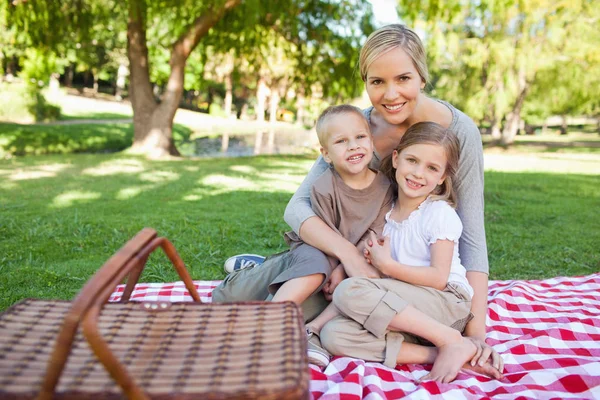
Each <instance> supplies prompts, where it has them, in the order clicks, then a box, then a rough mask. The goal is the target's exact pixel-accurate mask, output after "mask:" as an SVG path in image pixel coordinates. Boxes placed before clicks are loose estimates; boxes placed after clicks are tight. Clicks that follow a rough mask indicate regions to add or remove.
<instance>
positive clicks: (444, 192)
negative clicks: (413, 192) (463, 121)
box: [379, 122, 460, 207]
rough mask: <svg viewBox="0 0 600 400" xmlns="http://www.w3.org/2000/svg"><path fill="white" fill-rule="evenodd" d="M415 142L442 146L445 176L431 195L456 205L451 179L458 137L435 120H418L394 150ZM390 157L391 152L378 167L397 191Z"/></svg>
mask: <svg viewBox="0 0 600 400" xmlns="http://www.w3.org/2000/svg"><path fill="white" fill-rule="evenodd" d="M415 144H434V145H439V146H442V148H443V149H444V151H445V153H446V171H445V172H444V174H445V178H444V181H443V182H442V183H441V184H440V185H438V186H437V187H436V188H435V189H434V190H433V192H431V197H432V199H434V200H444V201H446V202H448V204H450V205H451V206H453V207H456V205H457V198H456V193H455V191H454V187H453V185H452V181H453V180H454V177H455V176H456V171H457V170H458V160H459V154H460V143H459V141H458V137H457V136H456V134H455V133H454V132H453V131H452V130H450V129H447V128H444V127H443V126H441V125H439V124H436V123H435V122H419V123H416V124H414V125H412V126H411V127H410V128H408V129H407V130H406V132H405V133H404V135H403V136H402V139H400V143H398V146H396V149H395V150H396V151H397V152H398V154H400V153H401V152H402V150H404V149H406V148H408V147H410V146H413V145H415ZM392 157H393V153H392V154H390V155H389V156H387V157H386V158H384V159H383V161H382V162H381V167H380V168H379V169H380V170H381V172H383V173H384V174H385V175H386V176H387V177H388V179H389V180H390V182H392V187H393V188H394V192H395V193H398V182H396V168H394V164H393V162H392Z"/></svg>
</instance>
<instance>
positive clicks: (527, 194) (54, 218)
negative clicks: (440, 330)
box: [0, 154, 600, 309]
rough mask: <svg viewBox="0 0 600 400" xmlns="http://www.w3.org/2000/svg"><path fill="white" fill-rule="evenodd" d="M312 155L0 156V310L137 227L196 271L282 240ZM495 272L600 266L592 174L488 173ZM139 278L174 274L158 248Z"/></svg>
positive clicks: (92, 263) (54, 288)
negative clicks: (154, 234)
mask: <svg viewBox="0 0 600 400" xmlns="http://www.w3.org/2000/svg"><path fill="white" fill-rule="evenodd" d="M312 162H313V158H312V157H301V156H264V157H247V158H214V159H183V160H170V161H148V160H146V159H143V158H139V157H133V156H129V155H126V154H96V155H85V154H74V155H63V156H36V157H21V158H13V159H9V160H1V161H0V287H1V288H2V289H3V296H2V298H1V299H0V309H4V308H6V307H8V306H10V305H11V304H13V303H15V302H17V301H18V300H20V299H23V298H27V297H37V298H62V299H71V298H73V296H74V295H75V294H76V293H77V292H78V291H79V289H80V288H81V287H82V285H83V284H84V283H85V281H86V280H87V279H88V278H89V277H90V276H91V275H92V274H93V273H94V272H95V271H96V270H97V269H98V268H99V267H100V266H101V265H102V264H103V262H104V261H105V260H106V259H108V257H109V256H110V255H112V254H113V253H114V252H115V251H117V250H118V249H119V248H120V247H121V246H122V245H123V244H124V243H125V242H126V241H127V240H128V239H129V238H131V237H132V236H133V235H135V233H137V232H138V231H139V230H140V229H142V228H143V227H152V228H155V229H156V230H157V231H158V232H159V234H160V235H163V236H166V237H167V238H169V239H170V240H171V241H173V243H174V244H175V246H176V248H177V249H178V250H179V252H180V254H181V256H182V258H183V260H184V261H185V262H186V264H187V265H188V268H189V270H190V272H191V274H192V277H193V278H194V279H201V280H206V279H222V278H223V277H224V273H223V271H222V264H223V260H224V259H225V258H226V257H228V256H230V255H232V254H236V253H240V252H256V253H260V254H265V255H267V254H272V253H275V252H279V251H282V250H284V249H285V244H284V241H283V239H282V234H283V232H285V231H286V230H287V226H286V224H285V223H284V221H283V219H282V215H283V211H284V208H285V205H286V203H287V201H288V200H289V198H290V196H291V195H292V193H293V192H294V190H295V189H296V187H297V186H298V185H299V183H300V182H301V180H302V179H303V177H304V175H305V173H306V172H307V170H308V169H309V167H310V165H311V164H312ZM485 197H486V228H487V237H488V250H489V256H490V263H491V275H490V276H491V279H542V278H548V277H552V276H564V275H586V274H590V273H593V272H597V271H598V270H599V269H600V268H599V263H600V253H599V252H598V250H597V249H598V226H600V213H598V212H597V210H598V209H599V208H600V207H599V206H600V179H599V177H598V176H597V175H593V174H592V175H577V174H569V175H566V174H550V173H525V172H523V173H506V172H492V171H490V172H486V196H485ZM142 280H145V281H152V282H169V281H175V280H178V278H177V275H176V274H175V273H174V272H173V270H172V268H171V267H170V266H169V263H168V261H167V260H166V257H164V256H163V255H154V256H152V257H151V258H150V260H149V265H148V268H147V270H146V273H145V275H144V276H143V277H142Z"/></svg>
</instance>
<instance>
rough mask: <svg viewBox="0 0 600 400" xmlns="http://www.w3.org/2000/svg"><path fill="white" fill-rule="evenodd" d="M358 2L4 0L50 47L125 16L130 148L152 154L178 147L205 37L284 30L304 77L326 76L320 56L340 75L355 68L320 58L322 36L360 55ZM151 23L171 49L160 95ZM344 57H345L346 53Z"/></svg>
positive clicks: (256, 38)
mask: <svg viewBox="0 0 600 400" xmlns="http://www.w3.org/2000/svg"><path fill="white" fill-rule="evenodd" d="M360 5H361V2H359V1H358V0H335V1H333V0H332V1H331V2H326V1H322V2H304V1H300V0H280V1H275V0H245V1H242V0H217V1H202V0H200V1H197V0H195V1H192V0H173V1H171V2H164V1H159V0H129V1H128V2H127V3H126V4H122V3H120V2H117V1H115V0H97V1H95V2H83V1H81V0H69V1H64V2H56V1H54V0H38V1H35V2H32V1H25V0H14V1H12V2H8V3H7V2H5V3H4V7H8V14H9V15H10V17H9V20H10V21H11V23H12V24H13V25H15V26H18V27H19V28H20V29H22V30H23V31H24V32H26V33H27V34H28V36H29V38H30V40H31V42H32V43H33V44H34V45H36V46H47V47H50V48H52V47H56V46H57V45H58V44H59V43H61V40H63V38H64V37H65V35H67V36H68V33H69V32H71V31H75V32H77V36H78V37H81V38H89V37H90V35H91V33H92V32H91V31H90V29H89V27H90V26H94V24H95V23H97V22H98V21H94V18H95V17H98V16H99V15H105V14H106V13H105V12H104V11H102V10H107V9H108V10H112V13H113V18H117V19H118V18H120V17H121V18H122V17H123V16H125V15H126V16H127V21H128V22H127V54H128V58H129V63H130V65H129V70H130V73H131V77H130V82H131V84H130V98H131V102H132V106H133V111H134V131H135V133H134V143H133V148H132V149H133V150H134V151H136V152H141V153H145V154H149V155H151V156H162V155H166V154H175V155H176V154H178V152H177V149H176V148H175V145H174V143H173V136H172V124H173V118H174V116H175V112H176V110H177V107H178V105H179V102H180V100H181V97H182V93H183V88H184V80H185V68H186V62H187V60H188V58H189V56H190V54H191V53H192V51H193V50H194V48H196V47H197V46H198V44H199V43H200V40H201V39H204V38H206V37H207V35H209V33H210V35H211V36H213V35H214V36H213V38H214V39H216V40H217V41H220V42H221V43H222V44H224V47H221V48H222V49H223V50H224V51H227V50H228V49H230V48H238V49H240V50H241V51H240V52H239V53H244V52H245V51H246V50H247V49H250V48H252V47H257V46H259V45H260V44H261V43H263V41H264V40H265V36H264V35H263V34H262V33H261V32H265V31H275V32H278V33H279V35H280V36H281V37H283V38H284V39H285V40H287V41H288V42H291V43H295V44H296V46H297V48H298V49H299V50H298V51H297V53H296V54H297V55H300V54H305V55H306V57H305V58H306V60H305V61H303V64H301V65H302V66H304V67H307V70H309V71H312V72H311V73H310V74H307V75H306V76H305V79H306V81H307V84H308V86H310V84H311V83H312V82H311V81H314V80H316V79H322V78H323V76H320V77H317V74H315V71H316V70H318V69H317V68H312V67H311V65H312V66H314V65H318V64H317V63H316V62H319V61H320V59H322V60H327V59H329V60H330V61H329V62H324V63H323V64H322V66H323V67H329V70H330V71H331V72H334V73H336V74H337V73H338V72H339V70H341V69H346V70H350V69H351V67H349V66H347V65H345V63H336V61H334V60H333V58H334V56H336V55H335V54H332V55H331V57H325V58H324V57H322V56H321V55H320V53H321V52H320V49H319V46H318V43H328V44H327V45H326V46H324V47H326V48H329V47H331V48H332V49H335V50H336V51H338V53H337V56H340V55H343V54H344V53H343V51H342V50H350V49H352V51H351V53H352V54H353V57H356V56H355V55H354V54H355V53H357V51H355V47H356V46H355V44H356V43H357V42H358V40H359V38H360V37H361V36H362V30H361V29H362V28H363V27H365V26H368V24H366V22H365V21H366V20H367V19H368V16H369V12H368V11H363V8H364V7H360ZM55 26H58V29H55ZM149 26H152V27H159V28H160V29H161V30H162V31H161V33H163V36H161V37H160V38H159V40H154V42H155V43H157V42H160V45H161V47H163V48H167V49H169V50H168V52H167V53H168V54H169V71H168V79H167V80H166V82H165V87H164V90H163V93H162V95H161V97H160V98H159V99H158V100H157V99H155V96H154V92H153V90H152V81H151V76H152V72H151V66H152V59H151V57H150V54H149V51H148V43H149V40H148V32H151V31H152V30H149ZM258 27H261V28H262V29H257V28H258ZM154 29H155V28H154ZM48 32H49V33H48ZM367 33H368V32H367ZM240 40H241V41H240ZM342 44H343V46H342ZM239 53H238V54H239ZM340 59H342V60H347V58H345V57H343V58H340ZM338 61H339V60H338ZM310 63H312V64H310ZM300 69H301V70H302V68H300ZM320 70H321V71H323V69H320ZM348 76H351V74H349V75H348ZM346 79H347V80H348V82H343V81H342V82H341V84H340V85H337V86H338V87H336V86H335V85H332V86H333V88H334V89H337V90H338V92H339V93H340V95H346V94H347V93H350V92H351V90H350V89H349V86H350V84H349V81H350V80H351V78H346ZM324 86H325V87H329V86H328V85H324Z"/></svg>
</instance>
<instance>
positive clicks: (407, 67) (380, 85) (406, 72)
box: [365, 47, 425, 125]
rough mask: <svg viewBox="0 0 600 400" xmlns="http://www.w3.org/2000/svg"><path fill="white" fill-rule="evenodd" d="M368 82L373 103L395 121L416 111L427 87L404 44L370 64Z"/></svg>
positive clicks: (400, 122)
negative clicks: (402, 46) (422, 92)
mask: <svg viewBox="0 0 600 400" xmlns="http://www.w3.org/2000/svg"><path fill="white" fill-rule="evenodd" d="M365 85H366V88H367V93H368V95H369V99H370V100H371V103H372V104H373V107H375V109H376V110H377V111H378V112H379V113H380V114H381V115H382V116H383V118H384V119H385V120H386V122H388V123H389V124H392V125H399V124H402V123H403V122H405V121H406V119H407V118H409V117H410V116H411V115H412V113H413V112H414V110H415V108H416V107H417V105H418V103H419V100H420V96H421V89H423V88H424V87H425V83H423V81H422V80H421V76H420V75H419V73H418V72H417V69H416V68H415V65H414V64H413V62H412V60H411V58H410V57H409V56H408V54H406V52H405V51H404V50H402V49H401V48H400V47H396V48H394V49H392V50H390V51H388V52H387V53H384V54H383V55H381V56H379V58H377V59H376V60H375V61H374V62H373V63H372V64H371V65H370V66H369V69H368V70H367V79H366V83H365Z"/></svg>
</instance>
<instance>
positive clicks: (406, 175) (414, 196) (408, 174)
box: [392, 143, 447, 206]
mask: <svg viewBox="0 0 600 400" xmlns="http://www.w3.org/2000/svg"><path fill="white" fill-rule="evenodd" d="M392 162H393V166H394V168H396V182H398V201H399V202H402V201H410V203H413V202H418V203H420V202H422V201H423V200H425V199H426V198H427V196H429V195H430V194H431V193H432V192H433V191H434V190H435V188H436V187H437V185H441V184H442V182H444V179H445V178H446V174H445V173H446V164H447V157H446V152H445V150H444V148H443V147H442V146H440V145H437V144H430V143H422V144H414V145H412V146H409V147H407V148H405V149H403V150H402V151H401V152H400V153H398V152H397V151H396V150H394V153H393V155H392ZM400 204H401V203H400ZM401 206H402V204H401Z"/></svg>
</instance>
